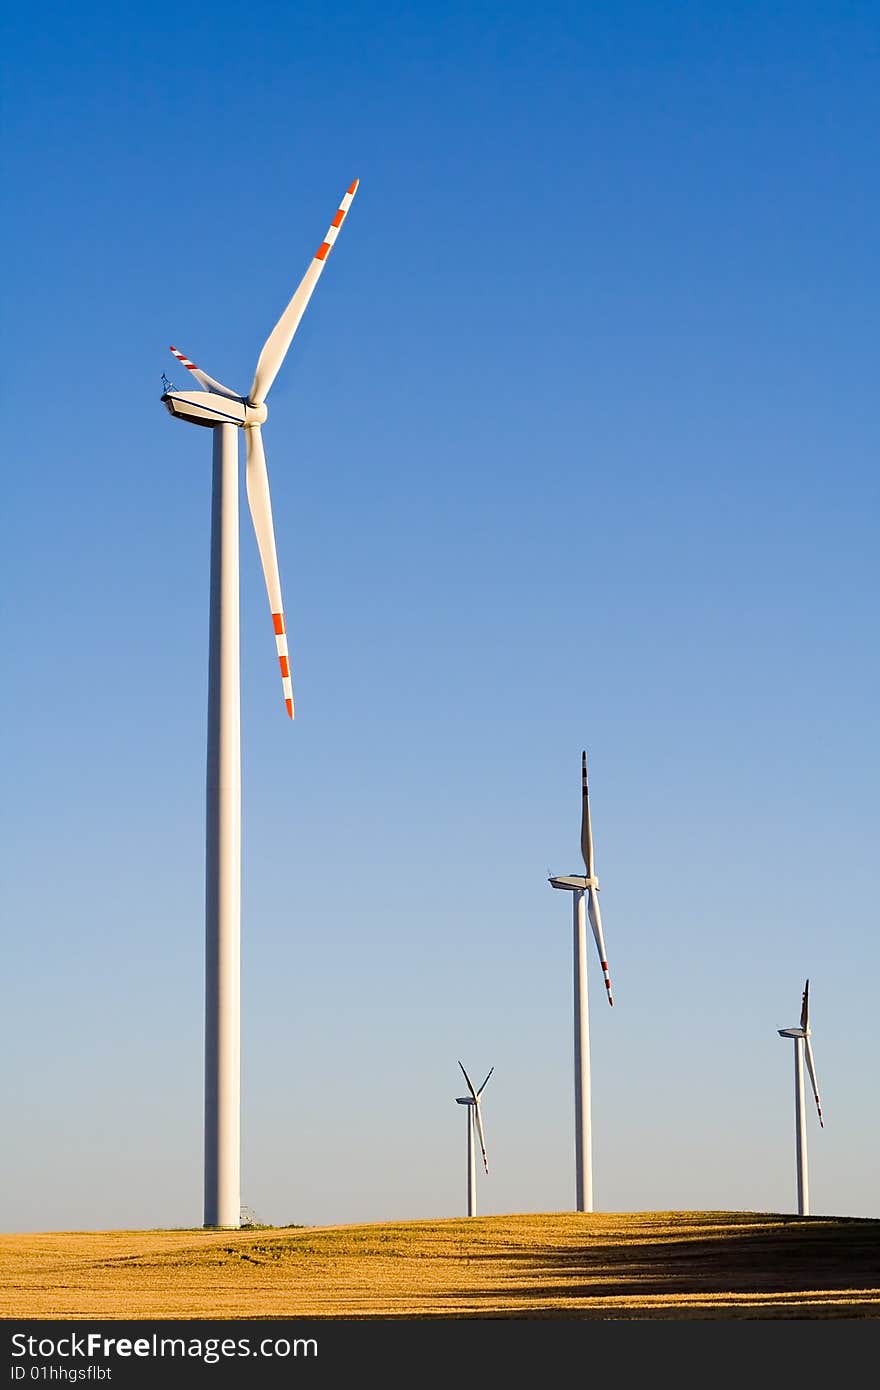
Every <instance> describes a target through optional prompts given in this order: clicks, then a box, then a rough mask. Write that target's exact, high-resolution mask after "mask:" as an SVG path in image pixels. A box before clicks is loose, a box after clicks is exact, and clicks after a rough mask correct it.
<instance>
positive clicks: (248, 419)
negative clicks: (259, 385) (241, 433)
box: [244, 401, 269, 429]
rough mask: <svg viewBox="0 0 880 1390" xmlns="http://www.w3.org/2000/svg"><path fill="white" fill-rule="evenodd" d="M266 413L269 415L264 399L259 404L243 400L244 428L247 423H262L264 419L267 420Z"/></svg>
mask: <svg viewBox="0 0 880 1390" xmlns="http://www.w3.org/2000/svg"><path fill="white" fill-rule="evenodd" d="M268 415H269V408H268V406H267V405H266V402H265V401H261V402H260V404H259V405H251V403H250V401H245V403H244V427H245V429H247V427H248V425H263V424H265V422H266V420H267V418H268Z"/></svg>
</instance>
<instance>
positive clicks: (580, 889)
mask: <svg viewBox="0 0 880 1390" xmlns="http://www.w3.org/2000/svg"><path fill="white" fill-rule="evenodd" d="M581 855H582V856H583V861H584V869H585V870H586V873H585V874H584V875H583V876H580V875H577V874H567V875H565V876H562V877H556V878H551V879H550V885H551V887H553V888H560V889H562V890H564V891H565V892H568V893H571V894H572V898H573V906H574V1149H575V1181H576V1193H577V1210H578V1211H592V1210H593V1152H592V1133H591V1125H590V1025H589V1013H588V1006H587V923H586V917H587V914H589V918H590V926H591V927H592V928H593V936H594V937H595V938H596V945H597V947H598V948H599V963H600V965H601V966H602V976H603V978H604V980H605V989H606V992H607V994H608V1003H609V1004H613V1003H614V1000H613V998H612V997H611V978H610V976H609V974H608V959H607V956H606V954H605V939H604V937H603V935H602V914H601V912H600V911H599V880H598V878H597V877H596V870H595V865H594V862H593V832H592V827H591V825H590V791H589V786H588V784H587V755H586V753H585V752H584V753H582V754H581Z"/></svg>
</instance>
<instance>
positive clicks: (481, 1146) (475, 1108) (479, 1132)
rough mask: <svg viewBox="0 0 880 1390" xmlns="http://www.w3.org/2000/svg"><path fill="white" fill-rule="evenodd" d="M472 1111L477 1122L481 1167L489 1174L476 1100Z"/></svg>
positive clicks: (483, 1135) (478, 1105) (481, 1121)
mask: <svg viewBox="0 0 880 1390" xmlns="http://www.w3.org/2000/svg"><path fill="white" fill-rule="evenodd" d="M473 1109H474V1115H475V1117H476V1121H477V1133H478V1134H479V1136H480V1152H481V1153H482V1155H483V1167H484V1168H485V1170H486V1172H487V1174H488V1172H489V1160H488V1158H487V1157H486V1136H485V1134H484V1133H483V1117H482V1115H481V1114H480V1102H479V1101H478V1100H475V1101H474V1107H473Z"/></svg>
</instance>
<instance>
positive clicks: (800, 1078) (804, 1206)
mask: <svg viewBox="0 0 880 1390" xmlns="http://www.w3.org/2000/svg"><path fill="white" fill-rule="evenodd" d="M777 1032H778V1033H779V1036H780V1038H794V1130H795V1139H796V1142H797V1193H798V1216H809V1214H810V1189H809V1184H808V1182H807V1116H806V1111H805V1108H804V1056H806V1059H807V1068H808V1070H809V1073H810V1081H811V1082H812V1083H813V1095H814V1096H815V1097H816V1109H817V1110H818V1112H819V1124H820V1125H821V1126H822V1128H823V1129H824V1128H825V1122H824V1120H823V1119H822V1105H821V1103H820V1101H819V1087H818V1085H817V1084H816V1067H815V1064H814V1062H813V1048H812V1045H811V1043H810V982H809V980H807V982H806V984H805V985H804V993H803V998H802V1000H801V1025H800V1027H799V1028H778V1029H777Z"/></svg>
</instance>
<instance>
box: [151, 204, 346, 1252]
mask: <svg viewBox="0 0 880 1390" xmlns="http://www.w3.org/2000/svg"><path fill="white" fill-rule="evenodd" d="M357 186H358V180H357V179H355V181H354V183H353V184H352V185H351V187H350V188H349V190H348V192H347V193H346V195H345V197H344V198H343V199H342V202H341V203H340V205H339V208H338V210H337V212H336V216H335V217H334V218H333V221H332V223H331V225H330V228H329V230H328V231H327V235H326V236H325V238H324V240H323V241H322V242H321V245H320V246H319V247H318V249H317V251H316V252H315V254H314V256H313V257H312V260H311V263H310V265H309V268H308V270H307V271H306V273H305V275H304V276H303V278H302V280H301V281H300V284H299V286H298V287H297V290H296V292H295V294H294V296H293V298H292V299H291V301H290V303H289V304H288V306H287V308H286V309H285V310H284V313H283V314H282V315H281V318H280V319H279V320H278V322H277V324H276V325H275V327H274V328H273V329H272V332H271V333H270V334H269V337H268V338H267V339H266V342H265V344H264V346H263V350H262V352H261V353H260V356H259V359H258V361H257V367H256V372H255V374H254V380H253V385H252V386H251V389H250V391H249V393H248V394H247V395H246V396H241V395H239V393H238V392H237V391H231V390H230V389H229V387H228V386H224V385H222V383H221V382H219V381H215V380H214V378H213V377H210V376H208V374H207V373H206V372H203V371H201V370H200V368H198V367H197V366H196V364H195V363H194V362H191V361H190V359H189V358H188V357H185V356H184V354H183V353H182V352H179V351H178V349H177V348H174V347H173V348H172V349H171V351H172V352H173V354H174V356H175V357H176V358H177V360H178V362H180V363H182V365H183V366H184V367H186V369H187V371H188V372H190V373H191V374H192V375H193V376H194V377H195V379H196V381H197V382H198V383H199V386H200V387H201V388H202V389H201V390H199V391H178V390H176V388H175V387H174V386H172V385H171V383H170V382H168V381H167V378H165V377H164V376H163V383H164V384H165V390H164V392H163V395H162V402H163V404H164V405H165V407H166V409H167V410H168V411H169V412H170V414H171V415H173V416H175V417H176V418H177V419H178V420H186V421H187V422H188V423H189V424H191V425H201V426H203V427H205V428H207V429H210V430H213V433H214V441H213V460H214V475H213V493H212V503H211V600H210V602H211V614H210V648H209V661H208V775H207V836H206V855H205V857H206V872H205V889H206V892H205V898H206V907H205V922H206V934H205V940H206V950H205V1193H204V1200H205V1206H204V1224H205V1225H206V1226H231V1227H237V1226H239V1225H240V1223H241V1192H240V1153H241V1134H240V1123H241V1121H240V1114H241V1105H240V1072H241V1064H240V1057H241V1021H240V999H241V968H240V952H241V737H240V696H239V689H240V682H239V635H238V613H239V599H238V434H237V431H238V430H239V429H243V430H244V436H245V448H246V455H247V465H246V480H247V498H248V503H249V505H250V511H251V519H252V521H253V524H254V530H255V532H256V536H257V546H258V549H259V552H260V560H261V562H262V566H263V575H264V578H265V581H266V588H267V590H268V593H269V607H270V609H271V612H272V625H273V628H274V631H275V647H276V651H277V653H278V664H279V666H280V668H281V687H282V693H283V696H284V704H285V708H286V710H287V713H288V715H289V716H290V718H291V719H292V718H293V686H292V683H291V676H290V661H289V657H288V651H287V635H286V628H285V623H284V608H283V605H282V602H281V580H280V578H279V574H278V559H277V556H276V553H275V530H274V527H273V524H272V506H271V503H270V500H269V478H268V474H267V472H266V456H265V453H264V451H263V440H262V435H261V429H260V427H261V426H262V425H263V423H264V422H265V420H266V416H267V414H268V410H267V407H266V396H267V395H268V394H269V389H270V387H271V386H272V383H273V382H274V380H275V377H276V376H277V374H278V371H279V369H280V367H281V364H282V363H283V361H284V358H285V356H286V355H287V350H288V348H289V347H290V344H291V342H292V340H293V335H294V333H295V332H296V330H297V328H298V326H299V321H300V319H301V318H302V316H303V313H304V312H305V308H306V305H307V304H308V302H309V299H310V298H311V295H312V291H313V290H314V288H315V285H316V284H317V283H318V279H319V277H320V275H321V272H322V271H323V269H324V266H325V264H326V261H327V257H328V255H329V254H330V250H331V248H332V246H333V243H334V242H335V241H336V238H337V236H338V234H339V229H340V227H341V226H342V222H343V219H344V218H345V215H346V213H347V212H348V209H349V207H350V206H351V200H352V198H353V197H354V195H355V192H356V191H357ZM245 280H246V282H247V283H249V282H250V281H252V280H253V274H252V272H251V274H250V275H249V276H248V275H246V277H245ZM224 292H225V291H224Z"/></svg>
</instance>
